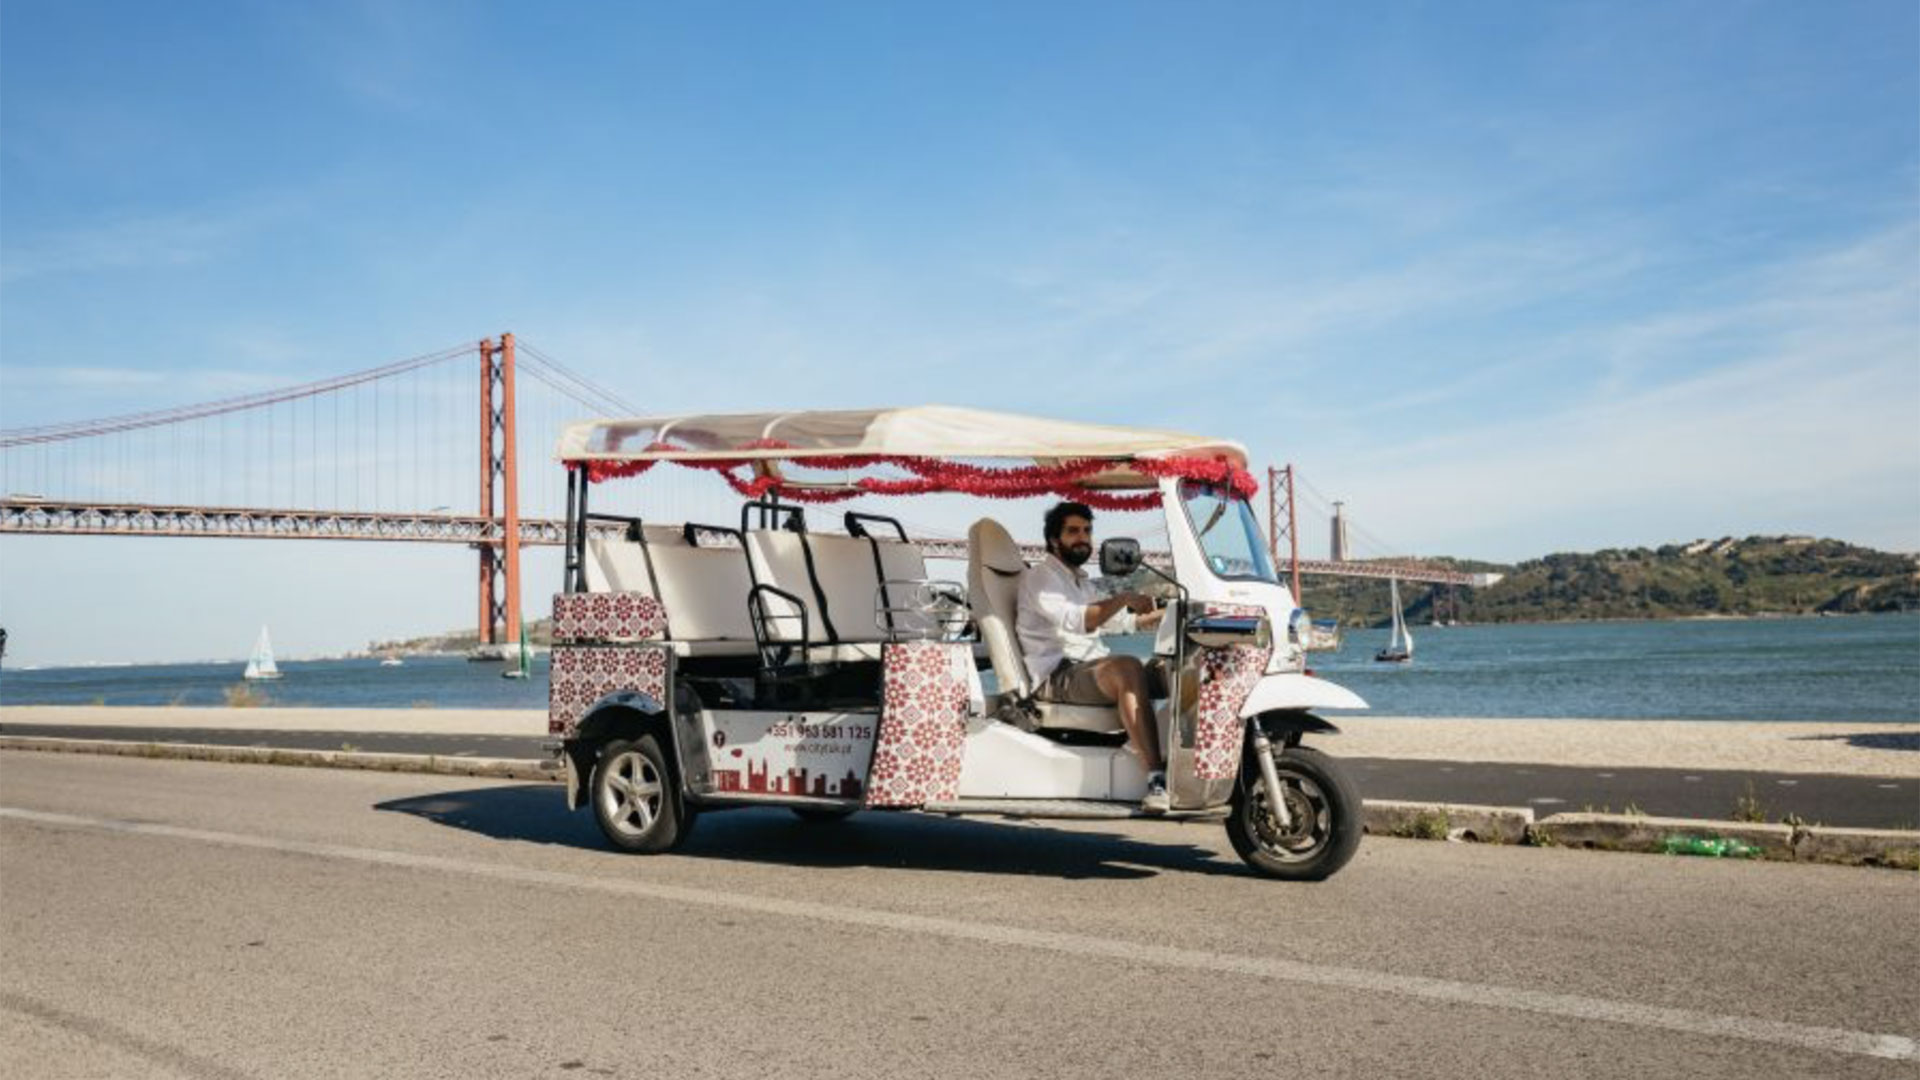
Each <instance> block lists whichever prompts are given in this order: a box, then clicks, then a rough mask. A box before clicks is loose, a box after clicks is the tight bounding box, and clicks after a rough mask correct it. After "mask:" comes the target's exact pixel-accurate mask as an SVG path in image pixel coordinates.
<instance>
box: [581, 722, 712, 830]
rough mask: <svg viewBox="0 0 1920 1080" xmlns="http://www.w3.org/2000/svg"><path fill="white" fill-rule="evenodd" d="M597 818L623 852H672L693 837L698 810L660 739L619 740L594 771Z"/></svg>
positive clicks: (615, 741) (610, 744) (602, 756)
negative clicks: (677, 781)
mask: <svg viewBox="0 0 1920 1080" xmlns="http://www.w3.org/2000/svg"><path fill="white" fill-rule="evenodd" d="M592 792H593V815H594V817H595V818H596V819H597V820H598V821H599V822H600V831H601V832H603V833H605V834H606V835H607V839H608V840H610V841H612V842H613V846H614V847H617V848H619V849H620V850H622V851H633V852H640V853H645V854H650V853H653V852H659V851H667V850H669V849H671V848H674V847H676V846H678V845H679V844H680V842H681V841H683V840H685V839H686V838H687V833H688V832H689V831H690V830H691V828H692V826H693V812H692V810H691V808H689V807H687V806H685V805H683V804H682V803H681V801H680V796H679V793H678V792H677V791H676V790H675V789H674V785H673V777H672V773H671V772H670V771H669V770H668V768H667V759H666V755H665V754H663V753H661V751H660V743H659V740H657V739H655V738H654V737H653V736H652V735H642V736H640V737H639V738H638V739H634V740H631V741H628V740H626V739H615V740H613V741H612V742H610V743H608V744H607V745H606V747H605V748H604V749H602V750H601V752H600V759H599V761H597V762H595V763H594V767H593V784H592Z"/></svg>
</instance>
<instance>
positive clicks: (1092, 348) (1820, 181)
mask: <svg viewBox="0 0 1920 1080" xmlns="http://www.w3.org/2000/svg"><path fill="white" fill-rule="evenodd" d="M1917 191H1920V16H1916V8H1915V5H1913V4H1911V3H1909V2H1868V0H1853V2H1842V3H1836V4H1827V5H1809V4H1791V3H1782V2H1771V3H1754V4H1741V3H1729V2H1712V3H1699V4H1686V3H1677V4H1659V5H1655V4H1618V3H1607V4H1550V5H1549V4H1520V3H1512V4H1472V3H1444V4H1412V3H1400V4H1385V3H1383V4H1376V5H1368V6H1365V7H1363V8H1361V9H1357V10H1356V11H1338V10H1335V9H1333V8H1322V7H1310V6H1307V5H1279V4H1246V5H1241V4H1203V5H1174V4H1160V5H1139V4H1114V3H1099V4H1094V3H1086V4H1070V3H1058V4H1045V5H1025V4H1022V5H1015V4H985V3H981V4H944V5H935V4H912V5H882V4H877V3H858V4H833V5H791V4H773V3H745V4H720V5H701V6H693V5H686V6H676V7H666V6H663V5H629V4H577V5H545V6H536V5H529V4H504V3H499V4H478V3H446V4H428V3H365V4H352V3H332V4H309V5H289V4H273V3H219V4H214V3H180V4H169V5H156V4H132V3H128V4H97V3H52V2H20V0H11V2H9V3H7V4H6V5H5V6H4V8H0V425H4V426H7V427H13V426H19V425H23V424H28V423H38V422H48V421H55V420H66V419H80V418H85V417H90V416H99V415H105V414H110V413H116V412H123V411H130V410H137V409H145V408H152V407H158V406H163V405H170V404H185V403H190V402H193V401H198V400H203V399H206V398H211V397H215V396H223V395H226V394H230V393H235V392H241V391H246V390H253V389H264V388H268V387H272V386H278V385H283V384H289V383H296V382H303V381H307V380H311V379H317V378H321V377H325V376H328V375H333V374H339V373H342V372H345V371H349V370H353V369H355V368H359V367H368V366H372V365H374V364H377V363H382V362H386V361H389V360H393V359H398V358H401V357H405V356H410V355H415V354H418V353H423V352H427V351H431V350H433V349H436V348H439V347H442V346H445V345H448V344H452V343H456V342H459V341H462V340H467V339H472V338H476V337H479V336H482V335H485V334H491V333H495V332H498V331H500V330H509V329H510V330H515V331H517V332H519V333H521V334H523V335H525V336H527V337H528V338H530V339H532V340H534V341H537V342H538V343H539V345H540V346H541V347H542V348H544V349H545V350H546V351H547V352H549V353H551V354H553V355H554V356H556V357H559V358H560V359H562V360H564V361H565V362H566V363H568V364H569V365H571V366H573V367H575V368H577V369H579V370H581V371H583V372H585V373H587V374H589V375H591V376H593V377H594V378H595V379H597V380H598V381H600V382H602V383H604V384H606V385H608V386H610V387H612V388H614V389H616V390H618V391H619V392H620V393H621V394H622V395H623V396H625V397H627V398H630V399H633V400H635V401H638V402H641V403H642V404H643V405H645V406H647V407H648V408H650V409H658V410H659V411H663V412H671V411H681V410H692V409H728V408H763V407H782V406H793V407H804V406H849V405H869V404H880V403H895V402H898V403H913V402H920V401H946V402H955V403H960V404H969V405H978V406H988V407H992V406H1001V407H1012V408H1021V409H1025V410H1027V411H1032V412H1039V413H1052V414H1061V415H1066V416H1071V417H1075V418H1081V419H1089V420H1105V421H1114V422H1123V423H1129V422H1130V423H1141V424H1149V425H1154V426H1163V427H1174V428H1186V429H1193V430H1198V431H1204V432H1208V433H1216V432H1217V433H1222V434H1227V435H1230V436H1233V437H1236V438H1239V439H1240V440H1242V441H1243V442H1245V443H1247V444H1248V445H1249V447H1250V449H1251V450H1252V452H1253V454H1254V457H1255V458H1256V459H1257V460H1260V461H1273V462H1285V461H1293V462H1295V463H1297V464H1298V465H1299V467H1300V468H1301V470H1302V472H1303V474H1304V475H1305V476H1307V477H1308V478H1309V479H1310V480H1311V481H1312V482H1313V484H1314V485H1315V487H1316V489H1317V490H1319V491H1321V492H1323V493H1325V494H1326V495H1328V496H1329V497H1333V498H1344V499H1346V500H1347V501H1348V503H1349V505H1350V507H1352V509H1353V513H1354V514H1355V517H1356V520H1357V521H1359V522H1362V523H1364V525H1365V527H1366V529H1367V531H1368V533H1369V534H1370V535H1372V536H1375V537H1378V538H1381V540H1382V541H1383V542H1384V543H1385V544H1386V545H1388V546H1389V547H1391V548H1393V549H1394V550H1396V551H1402V552H1420V553H1449V554H1460V555H1471V556H1479V557H1486V558H1500V559H1519V558H1525V557H1529V556H1533V555H1538V554H1542V553H1545V552H1547V551H1553V550H1592V549H1595V548H1600V547H1607V546H1616V545H1636V544H1658V543H1663V542H1669V541H1676V540H1687V539H1692V538H1694V537H1699V536H1720V535H1725V534H1730V533H1731V534H1741V535H1744V534H1748V533H1785V532H1792V533H1814V534H1820V535H1830V536H1837V537H1840V538H1843V539H1847V540H1852V541H1855V542H1860V543H1866V544H1872V545H1875V546H1879V547H1883V548H1892V549H1900V550H1915V549H1920V203H1917V202H1916V192H1917ZM316 546H318V545H292V546H290V547H289V548H288V549H287V550H289V551H291V550H297V551H300V552H302V554H301V555H300V558H301V559H302V560H303V561H304V560H306V559H309V558H311V559H313V560H315V561H316V562H319V563H325V564H327V565H329V566H331V565H333V564H335V563H338V564H340V565H341V566H346V567H353V568H355V569H350V570H342V571H340V573H342V574H344V575H346V576H347V577H349V578H351V579H352V580H354V581H356V582H359V581H365V582H367V586H366V587H367V589H368V590H369V592H368V599H369V600H370V601H371V600H374V599H375V598H377V597H378V596H379V595H381V594H382V591H383V590H384V589H385V588H386V587H387V584H388V583H390V582H392V581H396V580H404V581H406V582H407V583H408V585H407V587H408V588H410V589H414V590H416V591H417V592H418V596H417V599H416V600H415V602H413V603H410V605H409V610H408V612H407V614H406V615H405V616H404V617H402V616H399V615H395V614H394V613H392V612H390V611H389V612H386V613H384V614H382V613H378V612H374V613H362V612H360V611H359V610H358V608H357V607H356V606H355V602H356V601H357V599H358V598H356V597H352V596H343V595H342V592H343V590H341V589H338V588H335V589H331V590H318V589H316V590H315V593H314V595H306V594H305V593H303V592H302V591H301V590H302V588H313V587H312V586H301V587H296V586H291V585H275V584H273V583H274V582H276V581H281V580H283V579H284V575H282V574H279V573H278V572H277V571H276V570H275V566H276V563H277V561H278V560H284V559H286V558H288V554H287V551H281V552H280V553H279V554H277V555H276V554H275V553H274V552H273V551H267V552H264V553H262V552H260V551H256V550H253V549H257V548H262V547H264V548H273V547H274V545H259V544H254V545H246V544H230V545H224V546H223V545H220V544H219V543H218V542H214V541H154V542H142V541H112V540H105V541H98V542H77V541H57V540H53V541H50V540H45V539H38V538H24V539H23V538H7V539H5V540H0V603H3V604H4V607H5V608H6V612H5V619H6V622H7V623H8V624H9V625H10V626H15V625H17V624H20V623H22V622H25V621H29V620H32V621H37V622H40V623H43V624H44V625H41V626H39V627H37V628H36V629H37V630H38V633H36V634H30V635H26V636H24V637H23V636H22V634H21V633H20V631H19V630H18V629H16V630H15V647H17V648H18V649H19V650H20V653H19V655H21V656H22V658H29V657H32V656H37V657H38V658H39V659H41V660H52V659H82V658H89V657H90V656H91V658H97V659H116V658H133V657H134V656H148V655H154V654H155V650H156V649H159V648H160V647H161V644H163V643H160V642H156V641H154V639H153V637H152V635H151V634H150V633H144V632H143V633H135V632H134V631H132V630H128V631H127V632H126V634H125V635H123V637H124V640H122V639H121V638H118V637H117V638H115V640H114V641H113V642H111V643H103V642H102V641H101V640H100V636H99V634H98V633H97V632H95V631H93V630H88V631H82V630H81V629H79V625H80V624H79V623H78V622H77V621H75V620H72V619H69V618H63V617H58V616H54V615H50V614H49V615H38V616H36V615H27V614H25V613H26V612H37V611H41V610H43V609H44V608H45V607H46V605H47V603H48V602H49V596H48V595H46V594H44V593H43V592H42V590H43V589H47V588H50V586H48V585H45V584H43V582H46V581H49V580H59V579H64V580H65V581H67V582H69V583H71V582H73V581H76V580H83V581H84V580H89V579H91V578H92V577H94V576H95V575H90V574H87V573H79V574H66V573H63V571H65V570H68V569H71V568H74V567H82V566H94V567H98V566H102V565H107V564H111V563H116V562H119V561H121V560H124V559H126V558H127V557H128V555H129V554H132V553H137V554H138V558H139V559H140V560H141V561H142V563H143V564H145V565H147V566H148V567H150V568H160V572H159V573H140V574H133V575H131V576H130V577H129V578H127V579H125V580H121V581H119V582H117V583H113V584H99V585H87V586H85V587H86V588H99V589H112V590H114V595H127V594H128V592H129V590H131V593H132V595H135V596H137V597H139V598H140V602H141V604H143V605H146V606H149V607H157V608H177V607H179V606H180V603H181V600H182V598H183V597H198V596H201V595H202V594H204V593H206V592H208V591H209V589H210V586H209V582H210V580H212V579H214V578H217V577H219V576H221V575H223V574H232V575H239V576H242V577H244V576H246V575H252V577H251V578H249V580H255V579H257V582H258V583H259V584H257V586H251V587H250V591H249V595H250V596H255V595H256V594H257V591H258V590H260V589H264V590H266V592H267V594H269V595H270V596H271V597H272V598H273V599H272V602H271V603H267V602H264V601H260V600H258V599H257V598H256V599H255V600H253V601H250V603H252V606H251V607H247V608H246V609H245V610H244V612H243V611H241V610H239V609H238V608H236V609H235V610H232V611H228V610H226V609H224V608H223V609H221V610H219V611H218V612H217V615H218V619H217V620H216V619H215V618H214V617H212V616H210V617H209V618H208V620H207V621H208V622H209V623H214V622H216V621H218V622H225V623H229V624H238V623H247V622H250V621H259V620H258V619H255V618H253V615H254V613H255V612H256V611H258V612H259V615H260V618H272V619H273V621H274V622H275V636H276V640H277V641H281V642H282V643H283V647H285V648H286V649H287V651H300V650H301V649H303V648H306V649H316V650H317V649H322V648H335V647H344V646H350V645H355V644H359V643H361V642H363V641H365V640H366V639H368V638H371V637H375V636H382V635H385V634H389V633H401V632H412V631H423V630H430V629H438V628H442V627H445V626H457V625H461V624H462V623H463V622H464V621H465V620H466V619H467V618H468V616H467V611H468V609H469V607H470V598H469V597H468V595H467V592H466V589H467V585H466V582H467V581H468V580H469V578H470V576H471V567H470V566H469V565H468V562H467V558H466V557H465V556H464V555H463V556H462V557H459V558H454V557H452V556H451V555H447V554H444V553H443V554H441V555H438V556H435V555H430V554H425V553H418V552H406V553H399V552H395V551H393V550H392V549H390V548H384V547H380V546H371V545H370V546H368V549H365V550H355V551H343V552H337V553H326V554H320V553H312V554H308V552H309V549H310V548H313V547H316ZM339 546H341V547H344V548H353V547H355V546H354V545H339ZM203 575H207V576H204V577H203ZM155 577H158V578H163V579H166V580H167V581H168V584H165V585H161V584H156V583H155V582H154V581H153V580H152V579H153V578H155ZM189 581H197V584H196V585H195V586H194V587H193V588H192V589H189V588H188V586H187V585H186V584H184V583H185V582H189ZM321 591H326V592H327V593H328V595H327V596H325V597H323V596H321V595H319V593H320V592H321ZM533 591H534V592H536V593H537V592H539V591H542V590H541V589H538V588H536V589H534V590H533ZM344 592H346V593H351V590H344ZM374 606H376V607H377V606H378V605H377V603H375V605H374ZM261 609H264V610H261ZM307 627H312V628H313V629H307ZM321 627H324V629H322V628H321ZM251 636H252V629H251V627H250V626H241V627H240V629H239V630H237V631H235V630H233V629H232V625H220V626H211V625H210V626H208V627H207V628H206V629H205V630H204V631H202V630H199V629H193V630H191V631H190V632H188V633H187V634H186V636H185V638H184V639H176V638H169V639H168V640H167V641H166V642H164V645H165V646H166V648H167V649H171V650H174V651H173V652H172V653H169V654H168V655H223V654H231V653H233V652H235V651H239V650H243V649H244V647H245V645H246V643H247V642H248V641H250V640H251ZM36 638H38V639H39V640H41V641H43V642H46V643H47V645H46V647H45V649H44V650H43V651H40V652H35V651H34V646H31V645H29V644H28V642H29V641H31V640H35V639H36ZM229 639H232V640H233V642H234V643H233V644H228V640H229ZM95 654H97V655H95Z"/></svg>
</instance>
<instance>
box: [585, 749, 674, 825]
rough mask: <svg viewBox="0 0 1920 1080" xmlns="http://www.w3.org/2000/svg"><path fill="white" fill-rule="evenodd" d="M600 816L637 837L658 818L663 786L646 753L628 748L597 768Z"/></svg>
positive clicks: (664, 795)
mask: <svg viewBox="0 0 1920 1080" xmlns="http://www.w3.org/2000/svg"><path fill="white" fill-rule="evenodd" d="M599 797H600V816H601V818H602V820H604V821H606V822H607V824H608V825H609V827H611V828H612V829H613V830H614V831H615V832H618V833H620V834H621V835H622V836H627V837H632V838H635V839H638V838H639V837H641V836H644V835H645V834H646V832H647V830H649V829H651V828H653V823H654V822H656V821H658V820H660V806H661V800H663V799H665V798H666V788H665V787H664V786H663V785H662V784H661V783H660V772H659V770H658V769H655V768H654V766H653V762H652V761H651V760H649V759H648V758H647V756H646V755H645V754H642V753H640V752H639V751H637V750H629V751H627V752H626V753H624V754H621V755H620V756H619V757H616V758H614V759H613V760H612V761H610V762H607V764H606V765H605V767H603V768H602V769H601V770H600V791H599Z"/></svg>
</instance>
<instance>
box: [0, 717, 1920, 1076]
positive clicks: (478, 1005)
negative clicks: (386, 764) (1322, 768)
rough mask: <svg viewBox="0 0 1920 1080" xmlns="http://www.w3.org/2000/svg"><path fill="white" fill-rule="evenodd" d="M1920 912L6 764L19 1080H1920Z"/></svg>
mask: <svg viewBox="0 0 1920 1080" xmlns="http://www.w3.org/2000/svg"><path fill="white" fill-rule="evenodd" d="M1917 901H1920V876H1917V875H1913V874H1906V873H1896V872H1891V871H1876V870H1863V869H1848V868H1838V867H1827V866H1810V865H1799V864H1770V863H1754V862H1745V861H1731V860H1708V859H1670V858H1659V857H1653V856H1633V855H1609V854H1603V853H1595V852H1581V851H1567V850H1558V849H1546V850H1541V849H1531V848H1512V847H1504V848H1503V847H1489V846H1477V845H1470V846H1462V845H1444V844H1433V843H1420V842H1416V841H1394V840H1383V839H1376V838H1369V839H1368V840H1367V841H1366V842H1365V843H1364V845H1363V846H1362V849H1361V852H1360V855H1359V856H1358V857H1357V858H1356V860H1355V861H1354V863H1353V864H1351V865H1350V866H1349V867H1348V868H1347V869H1346V870H1345V871H1343V872H1342V873H1341V874H1340V875H1338V876H1337V877H1335V878H1334V879H1333V880H1332V881H1330V882H1327V883H1324V884H1321V885H1289V884H1283V883H1277V882H1272V881H1267V880H1263V879H1258V878H1254V877H1252V876H1250V875H1249V874H1248V873H1246V872H1245V871H1244V870H1243V869H1242V868H1241V866H1240V865H1239V863H1238V861H1237V860H1235V859H1234V858H1233V856H1232V854H1231V853H1230V851H1228V850H1227V847H1226V844H1225V836H1224V833H1223V832H1222V830H1221V829H1220V828H1219V827H1218V826H1217V825H1212V826H1202V825H1178V824H1173V823H1168V822H1127V823H1099V824H1085V825H1077V826H1073V827H1061V826H1059V825H1051V824H1050V825H1040V824H999V823H987V822H981V821H971V820H947V819H942V818H933V817H923V816H919V815H908V814H891V815H890V814H864V815H859V816H856V817H854V818H852V819H849V820H847V821H844V822H840V823H838V824H834V825H828V826H818V825H807V824H803V823H801V822H799V821H797V820H796V819H793V818H791V817H790V816H788V815H786V814H784V813H781V812H778V811H761V810H755V811H739V812H733V813H728V814H717V815H710V816H708V817H706V818H704V819H702V821H701V822H700V827H699V830H698V831H697V832H696V834H695V837H694V840H693V842H692V843H691V844H690V845H689V847H688V848H687V849H686V850H685V851H684V852H682V853H679V854H675V855H669V856H657V857H651V858H643V857H634V856H624V855H617V854H614V853H612V852H609V851H607V850H606V849H605V848H604V847H603V846H602V845H601V844H600V841H599V838H598V835H597V832H596V830H595V829H594V827H593V825H592V823H591V821H590V819H589V818H588V817H587V816H586V815H584V814H574V815H569V814H567V813H565V812H564V811H563V810H562V808H561V805H560V802H559V799H558V798H557V796H556V793H555V791H554V790H553V788H552V787H551V786H546V785H523V784H513V783H483V782H476V781H471V780H460V779H450V778H443V777H428V776H418V775H402V774H386V773H365V772H348V771H335V770H304V769H275V768H235V767H232V766H226V765H215V764H206V763H199V762H173V761H150V760H140V759H123V758H106V757H90V756H65V755H41V754H27V753H0V961H3V962H0V1075H6V1076H9V1077H41V1076H50V1077H64V1076H76V1077H77V1076H102V1075H107V1076H133V1075H138V1076H159V1077H173V1076H181V1077H212V1078H222V1080H225V1078H234V1077H268V1076H273V1077H280V1076H341V1077H377V1076H408V1077H413V1076H423V1077H436V1076H445V1077H528V1076H533V1077H538V1076H562V1077H565V1076H641V1075H660V1074H665V1075H679V1076H762V1075H768V1074H779V1075H785V1076H825V1075H832V1076H836V1077H886V1078H889V1080H893V1078H910V1077H920V1076H940V1077H949V1076H968V1077H1027V1076H1036V1077H1040V1076H1044V1077H1076V1076H1089V1077H1092V1076H1097V1077H1110V1076H1116V1075H1121V1076H1126V1075H1146V1076H1241V1075H1260V1076H1299V1075H1311V1076H1313V1077H1316V1078H1322V1077H1396V1076H1409V1077H1411V1076H1418V1077H1476V1078H1479V1077H1487V1078H1519V1077H1526V1078H1533V1077H1540V1076H1556V1077H1561V1076H1577V1077H1586V1076H1592V1077H1611V1076H1619V1077H1636V1078H1637V1077H1646V1076H1681V1075H1684V1076H1689V1077H1739V1078H1742V1080H1744V1078H1747V1077H1755V1076H1822V1077H1853V1076H1862V1077H1867V1076H1884V1077H1894V1076H1899V1077H1912V1076H1914V1075H1915V1074H1916V1070H1917V1069H1920V1050H1916V1048H1915V1045H1914V1042H1913V1039H1914V1038H1915V1036H1920V1015H1916V1008H1915V996H1914V990H1913V982H1912V968H1911V961H1912V957H1913V956H1914V955H1916V950H1920V920H1915V919H1914V918H1913V917H1912V916H1913V912H1914V911H1915V910H1916V902H1917Z"/></svg>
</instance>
